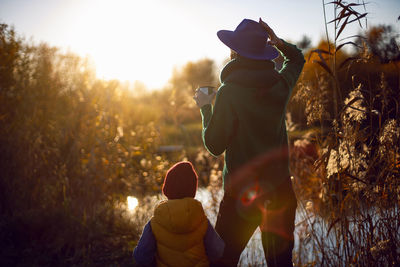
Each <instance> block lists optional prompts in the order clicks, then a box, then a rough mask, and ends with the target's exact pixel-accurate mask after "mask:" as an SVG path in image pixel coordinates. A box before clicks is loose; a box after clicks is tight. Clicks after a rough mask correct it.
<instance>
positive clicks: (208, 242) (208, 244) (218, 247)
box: [204, 221, 225, 261]
mask: <svg viewBox="0 0 400 267" xmlns="http://www.w3.org/2000/svg"><path fill="white" fill-rule="evenodd" d="M204 247H205V248H206V254H207V257H208V259H209V260H210V261H215V260H218V259H219V258H221V257H222V254H223V253H224V248H225V243H224V241H223V240H222V239H221V237H220V236H219V235H218V234H217V232H215V230H214V227H212V225H211V223H210V221H208V228H207V232H206V235H205V236H204Z"/></svg>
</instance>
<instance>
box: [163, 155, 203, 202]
mask: <svg viewBox="0 0 400 267" xmlns="http://www.w3.org/2000/svg"><path fill="white" fill-rule="evenodd" d="M197 179H198V178H197V173H196V171H195V170H194V168H193V165H192V163H190V162H189V161H181V162H178V163H176V164H175V165H174V166H172V167H171V168H170V169H169V170H168V171H167V174H166V175H165V179H164V184H163V187H162V192H163V193H164V195H165V196H166V197H167V198H168V199H179V198H185V197H192V198H194V197H195V195H196V190H197Z"/></svg>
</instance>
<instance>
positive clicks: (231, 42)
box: [217, 30, 279, 60]
mask: <svg viewBox="0 0 400 267" xmlns="http://www.w3.org/2000/svg"><path fill="white" fill-rule="evenodd" d="M217 36H218V38H219V39H220V40H221V42H223V43H224V44H225V45H226V46H227V47H229V48H230V49H232V50H234V51H235V52H237V53H238V54H239V55H241V56H243V57H246V58H251V59H257V60H272V59H275V58H277V57H278V55H279V52H278V51H277V50H276V48H275V47H273V46H272V45H269V44H266V45H265V47H264V49H263V50H262V51H257V52H254V51H250V50H248V49H246V47H244V46H243V45H242V44H241V43H240V42H238V41H237V39H236V38H237V37H236V35H235V33H234V32H233V31H228V30H220V31H218V32H217Z"/></svg>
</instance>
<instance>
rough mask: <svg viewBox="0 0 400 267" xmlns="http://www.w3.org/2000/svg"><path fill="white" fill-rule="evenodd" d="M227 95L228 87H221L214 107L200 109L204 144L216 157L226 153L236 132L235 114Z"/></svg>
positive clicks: (207, 106) (205, 106) (208, 105)
mask: <svg viewBox="0 0 400 267" xmlns="http://www.w3.org/2000/svg"><path fill="white" fill-rule="evenodd" d="M227 93H228V92H227V91H226V87H224V86H222V87H220V89H219V90H218V92H217V97H216V99H215V104H214V107H213V106H212V105H211V104H207V105H204V106H203V107H201V109H200V112H201V116H202V121H203V131H202V138H203V143H204V146H205V147H206V148H207V150H208V151H209V152H210V153H211V154H212V155H214V156H218V155H220V154H222V153H224V151H225V149H226V148H227V146H228V144H229V141H230V138H231V136H232V135H233V132H234V124H235V114H234V110H233V108H232V105H231V103H230V102H229V96H228V94H227Z"/></svg>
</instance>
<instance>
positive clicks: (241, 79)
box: [220, 56, 281, 88]
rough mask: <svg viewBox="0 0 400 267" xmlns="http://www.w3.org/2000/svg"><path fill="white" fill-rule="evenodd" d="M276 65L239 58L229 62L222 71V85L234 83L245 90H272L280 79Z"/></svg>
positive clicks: (266, 61)
mask: <svg viewBox="0 0 400 267" xmlns="http://www.w3.org/2000/svg"><path fill="white" fill-rule="evenodd" d="M280 78H281V77H280V74H279V72H278V71H276V70H275V63H274V62H273V61H270V60H254V59H248V58H244V57H240V56H238V57H237V58H235V59H232V60H231V61H229V62H228V63H227V64H226V65H225V67H224V68H223V69H222V71H221V75H220V80H221V83H234V84H237V85H239V86H241V87H245V88H270V87H271V86H272V85H274V84H275V83H276V82H277V81H278V80H279V79H280Z"/></svg>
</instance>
